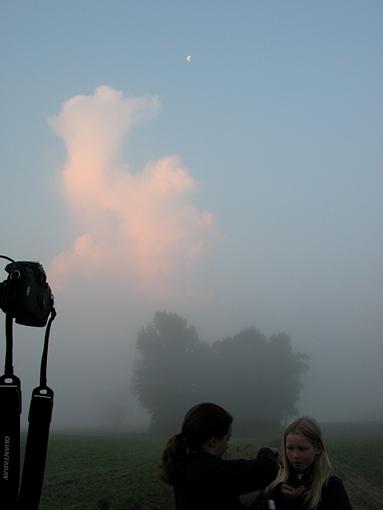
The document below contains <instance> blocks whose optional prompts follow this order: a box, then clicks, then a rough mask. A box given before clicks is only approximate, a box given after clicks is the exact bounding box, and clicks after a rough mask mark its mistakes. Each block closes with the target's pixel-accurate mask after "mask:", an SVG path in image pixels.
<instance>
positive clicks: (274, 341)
mask: <svg viewBox="0 0 383 510" xmlns="http://www.w3.org/2000/svg"><path fill="white" fill-rule="evenodd" d="M212 348H213V351H214V352H215V356H214V360H215V373H216V374H217V377H216V380H215V384H216V390H217V391H219V392H220V393H221V394H223V395H225V401H226V405H227V407H228V409H230V410H231V412H232V413H233V414H234V415H235V418H236V420H235V422H236V428H237V430H240V431H241V432H242V433H253V432H254V430H256V429H259V428H262V429H269V428H270V427H273V426H276V425H279V424H280V423H281V421H282V420H283V419H286V418H288V417H289V416H293V415H296V414H297V412H298V411H297V409H296V407H295V404H296V402H297V400H298V398H299V393H300V390H301V389H302V383H301V376H302V374H303V373H304V372H305V370H306V369H307V365H306V362H305V361H306V360H307V359H308V358H307V356H306V355H305V354H303V353H299V352H298V353H296V352H293V349H292V345H291V338H290V337H289V336H288V335H286V334H280V335H277V336H272V337H271V338H270V339H269V340H267V339H266V337H265V336H264V335H262V334H261V333H260V332H259V331H258V330H257V329H256V328H254V327H251V328H247V329H245V330H243V331H241V332H240V333H238V334H237V335H235V336H234V337H232V338H226V339H224V340H221V341H218V342H215V343H214V344H213V346H212ZM228 374H231V376H230V377H228Z"/></svg>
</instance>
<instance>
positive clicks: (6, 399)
mask: <svg viewBox="0 0 383 510" xmlns="http://www.w3.org/2000/svg"><path fill="white" fill-rule="evenodd" d="M0 412H1V415H0V470H1V472H0V498H1V508H2V509H4V510H13V509H14V508H15V505H16V500H17V493H18V489H19V471H20V414H21V389H20V380H19V379H18V377H16V376H14V375H12V376H2V377H0Z"/></svg>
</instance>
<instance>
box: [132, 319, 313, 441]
mask: <svg viewBox="0 0 383 510" xmlns="http://www.w3.org/2000/svg"><path fill="white" fill-rule="evenodd" d="M136 347H137V353H138V357H137V359H136V361H135V365H134V369H133V376H132V389H133V391H134V392H135V393H136V395H137V396H138V398H139V400H140V402H141V404H142V406H143V407H144V408H145V409H146V410H147V411H148V412H149V413H150V416H151V423H150V431H151V432H153V433H171V432H174V431H177V430H178V429H179V428H180V426H181V424H180V419H181V418H180V417H181V416H183V414H184V412H185V411H186V410H187V409H188V408H189V407H191V406H192V405H193V404H195V403H196V402H202V401H205V402H206V401H211V402H215V403H218V404H221V405H223V406H224V407H226V408H227V409H228V410H229V411H230V412H231V413H232V414H233V415H234V418H235V426H236V431H237V432H238V431H239V432H241V433H247V432H249V433H254V431H255V430H259V429H260V428H262V429H268V428H269V427H275V426H277V425H279V424H280V423H281V422H282V421H283V420H285V419H288V418H289V417H291V416H294V415H296V414H297V413H298V411H297V409H296V403H297V401H298V399H299V394H300V391H301V389H302V381H301V378H302V375H303V374H304V372H305V371H306V370H307V368H308V365H307V360H308V356H306V355H305V354H304V353H302V352H294V351H293V348H292V341H291V338H290V336H288V335H287V334H284V333H280V334H278V335H272V336H271V337H270V338H266V337H265V335H263V334H262V333H260V332H259V331H258V330H257V329H256V328H255V327H249V328H246V329H244V330H242V331H240V332H239V333H237V334H236V335H234V336H232V337H227V338H223V339H222V340H218V341H216V342H214V343H212V344H209V343H207V342H203V341H201V340H200V338H199V337H198V334H197V331H196V328H195V327H194V326H191V325H188V323H187V320H186V319H184V318H183V317H181V316H179V315H178V314H176V313H168V312H157V313H156V314H155V316H154V318H153V320H152V322H150V323H149V324H148V325H147V326H146V327H144V328H143V329H142V330H141V331H140V332H139V334H138V338H137V345H136Z"/></svg>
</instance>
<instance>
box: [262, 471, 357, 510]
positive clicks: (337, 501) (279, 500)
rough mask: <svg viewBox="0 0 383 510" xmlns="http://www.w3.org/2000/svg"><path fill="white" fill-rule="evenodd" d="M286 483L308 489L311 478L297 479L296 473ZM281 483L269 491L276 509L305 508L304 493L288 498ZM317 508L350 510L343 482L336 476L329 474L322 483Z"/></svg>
mask: <svg viewBox="0 0 383 510" xmlns="http://www.w3.org/2000/svg"><path fill="white" fill-rule="evenodd" d="M287 483H288V485H291V486H293V487H299V486H300V485H304V486H305V487H306V488H307V489H308V488H310V483H311V480H310V479H308V478H306V479H304V480H299V479H298V478H297V476H296V475H293V476H292V477H291V478H290V479H289V480H288V481H287ZM281 485H282V484H279V485H278V486H277V487H275V489H274V490H273V491H272V492H271V494H270V493H269V498H270V499H273V500H274V502H275V506H276V509H277V510H303V509H304V508H306V507H305V506H304V501H303V499H304V495H303V496H301V497H298V498H291V499H288V498H286V497H284V496H283V495H282V493H281ZM317 510H352V507H351V503H350V500H349V498H348V496H347V493H346V489H345V488H344V485H343V482H342V480H341V479H340V478H338V477H337V476H335V475H332V476H330V478H329V479H328V480H327V482H325V484H324V485H323V487H322V493H321V501H320V503H319V506H318V508H317Z"/></svg>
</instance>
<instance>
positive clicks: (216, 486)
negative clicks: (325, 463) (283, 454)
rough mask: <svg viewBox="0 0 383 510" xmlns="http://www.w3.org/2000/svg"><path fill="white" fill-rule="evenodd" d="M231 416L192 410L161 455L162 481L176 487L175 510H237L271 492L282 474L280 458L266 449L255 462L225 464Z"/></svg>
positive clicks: (205, 406) (212, 407)
mask: <svg viewBox="0 0 383 510" xmlns="http://www.w3.org/2000/svg"><path fill="white" fill-rule="evenodd" d="M232 421H233V418H232V416H231V415H230V414H229V413H228V412H227V411H226V410H225V409H223V408H222V407H220V406H218V405H216V404H212V403H201V404H197V405H195V406H194V407H192V408H191V409H190V410H189V411H188V412H187V413H186V416H185V418H184V420H183V424H182V429H181V432H180V433H179V434H176V435H174V436H172V437H171V438H170V439H169V440H168V442H167V444H166V447H165V450H164V452H163V454H162V462H161V466H160V467H161V473H160V476H161V479H162V480H163V481H165V482H166V483H168V484H170V485H172V486H173V489H174V495H175V504H176V505H175V508H176V510H238V509H241V508H244V506H243V505H242V504H241V502H240V498H239V496H240V495H241V494H246V493H248V492H253V491H255V490H258V489H262V488H264V487H266V486H267V485H268V484H269V483H270V482H271V481H272V480H273V479H274V478H275V476H276V474H277V454H276V451H275V450H273V449H271V448H262V449H261V450H260V451H259V453H258V455H257V458H256V459H253V460H244V459H238V460H225V459H223V458H222V457H223V455H224V453H225V451H226V449H227V447H228V441H229V439H230V436H231V425H232Z"/></svg>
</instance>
